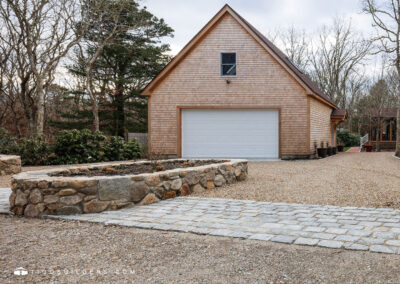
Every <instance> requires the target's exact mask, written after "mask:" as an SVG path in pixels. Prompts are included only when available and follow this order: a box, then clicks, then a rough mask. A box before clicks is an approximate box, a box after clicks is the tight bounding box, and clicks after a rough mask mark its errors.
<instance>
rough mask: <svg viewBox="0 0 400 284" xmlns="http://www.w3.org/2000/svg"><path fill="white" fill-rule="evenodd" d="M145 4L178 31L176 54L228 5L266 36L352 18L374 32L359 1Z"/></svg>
mask: <svg viewBox="0 0 400 284" xmlns="http://www.w3.org/2000/svg"><path fill="white" fill-rule="evenodd" d="M142 3H143V5H145V6H147V8H148V10H149V11H150V12H152V13H153V14H154V15H156V16H157V17H162V18H164V19H165V21H166V22H167V24H169V25H170V26H171V27H172V28H173V29H174V30H175V36H174V38H172V39H168V40H167V42H168V43H170V44H171V49H172V54H176V53H178V52H179V50H180V49H181V48H182V47H183V46H184V45H185V44H186V43H187V42H188V41H189V40H190V39H191V38H192V37H193V36H194V35H195V34H196V33H197V32H198V31H199V30H200V29H201V28H202V27H203V26H204V25H205V24H206V23H207V22H208V21H209V20H210V19H211V18H212V17H213V16H214V15H215V14H216V13H217V12H218V10H219V9H221V8H222V7H223V5H225V4H226V3H228V4H229V5H230V6H231V7H232V8H233V9H235V10H236V11H237V12H238V13H239V14H240V15H242V16H243V17H244V18H245V19H246V20H248V21H249V22H250V23H251V24H253V25H254V26H255V27H256V28H257V29H259V30H260V31H261V32H262V33H264V34H266V33H268V31H273V30H276V29H279V28H287V27H290V26H294V27H296V28H298V29H302V30H305V31H306V32H307V33H313V32H315V31H316V30H317V29H318V28H320V27H321V26H322V25H328V24H330V23H331V22H332V19H333V18H334V17H337V16H343V17H346V18H347V17H351V18H352V21H353V24H354V28H356V29H358V30H360V31H362V32H363V33H372V32H373V29H372V28H371V22H370V19H369V16H368V15H365V14H362V13H361V4H360V1H359V0H335V1H330V0H228V1H223V0H201V1H184V0H167V1H166V0H143V1H142Z"/></svg>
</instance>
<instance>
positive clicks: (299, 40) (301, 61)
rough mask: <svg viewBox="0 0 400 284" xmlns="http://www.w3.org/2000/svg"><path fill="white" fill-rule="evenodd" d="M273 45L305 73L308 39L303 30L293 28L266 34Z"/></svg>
mask: <svg viewBox="0 0 400 284" xmlns="http://www.w3.org/2000/svg"><path fill="white" fill-rule="evenodd" d="M268 39H270V40H271V41H272V42H273V43H274V44H275V45H277V46H279V47H280V48H281V49H282V51H283V52H284V53H285V54H286V56H287V57H288V58H289V59H290V61H292V62H293V63H294V64H295V65H296V67H297V68H299V69H300V70H302V71H306V70H307V69H308V67H309V63H310V58H309V56H310V54H309V53H310V37H309V36H308V35H307V34H306V33H305V31H303V30H296V29H295V28H294V27H293V26H292V27H290V28H288V29H286V30H283V29H282V30H281V29H278V30H276V31H274V32H269V33H268Z"/></svg>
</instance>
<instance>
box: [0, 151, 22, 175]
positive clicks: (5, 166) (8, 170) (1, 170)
mask: <svg viewBox="0 0 400 284" xmlns="http://www.w3.org/2000/svg"><path fill="white" fill-rule="evenodd" d="M20 172H21V158H20V157H19V156H12V155H0V176H6V175H13V174H18V173H20Z"/></svg>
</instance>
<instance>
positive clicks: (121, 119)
mask: <svg viewBox="0 0 400 284" xmlns="http://www.w3.org/2000/svg"><path fill="white" fill-rule="evenodd" d="M115 103H116V107H117V110H116V112H117V113H116V127H117V129H116V134H117V135H118V136H120V137H122V138H124V139H125V101H124V90H123V86H121V85H117V92H116V94H115Z"/></svg>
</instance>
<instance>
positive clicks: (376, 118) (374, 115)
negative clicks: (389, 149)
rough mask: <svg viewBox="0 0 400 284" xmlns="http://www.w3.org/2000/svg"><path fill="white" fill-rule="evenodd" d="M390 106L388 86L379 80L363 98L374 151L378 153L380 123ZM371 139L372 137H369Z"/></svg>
mask: <svg viewBox="0 0 400 284" xmlns="http://www.w3.org/2000/svg"><path fill="white" fill-rule="evenodd" d="M390 106H391V97H390V93H389V88H388V84H387V82H386V81H385V79H384V78H379V79H378V80H377V81H376V83H374V84H373V85H372V86H371V88H370V90H369V94H368V95H367V96H366V97H365V102H364V107H365V108H366V114H367V115H368V117H369V120H370V123H371V124H372V127H373V128H374V129H375V130H376V131H375V137H373V138H375V140H376V151H378V152H379V151H380V140H381V138H380V133H381V131H382V122H383V119H384V115H385V113H384V112H385V110H386V109H387V108H388V107H390ZM371 138H372V137H371Z"/></svg>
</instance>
